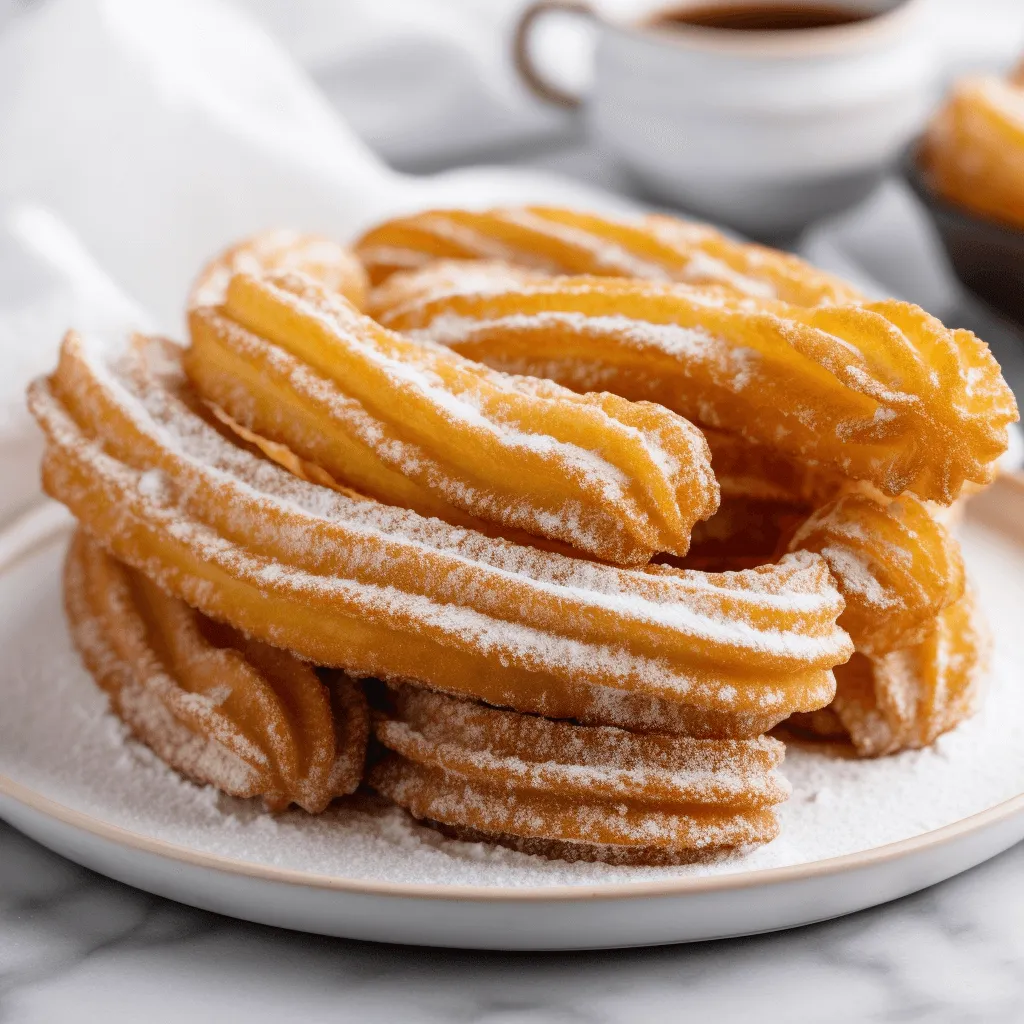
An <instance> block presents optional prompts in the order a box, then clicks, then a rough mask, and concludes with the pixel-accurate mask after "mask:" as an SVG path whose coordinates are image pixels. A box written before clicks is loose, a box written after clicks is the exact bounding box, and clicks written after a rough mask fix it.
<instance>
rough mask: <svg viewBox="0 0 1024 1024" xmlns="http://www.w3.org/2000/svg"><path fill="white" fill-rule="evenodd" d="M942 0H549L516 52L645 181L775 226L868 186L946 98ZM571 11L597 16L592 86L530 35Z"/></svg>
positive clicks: (763, 230)
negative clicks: (940, 81) (931, 9)
mask: <svg viewBox="0 0 1024 1024" xmlns="http://www.w3.org/2000/svg"><path fill="white" fill-rule="evenodd" d="M929 3H930V0H828V2H827V3H822V2H814V0H687V2H682V3H680V2H676V3H675V4H673V5H672V6H665V5H664V4H660V5H656V4H634V5H632V6H631V7H630V8H629V9H628V13H624V12H623V11H622V9H621V5H620V6H619V8H612V7H607V6H600V5H597V4H595V5H588V4H584V3H582V2H580V0H540V2H538V3H534V4H532V5H531V6H529V7H528V8H527V9H526V10H525V11H524V12H523V15H522V17H521V19H520V22H519V26H518V29H517V32H516V38H515V57H516V65H517V67H518V69H519V71H520V73H521V74H522V76H523V78H524V80H525V81H526V83H527V84H528V85H529V86H530V87H531V88H532V89H533V91H534V92H536V93H537V94H538V95H540V96H541V97H542V98H544V99H545V100H548V101H549V102H552V103H556V104H559V105H562V106H568V107H581V108H582V109H583V111H584V113H585V115H586V117H587V120H588V122H589V125H590V129H591V134H592V137H593V139H594V140H595V143H596V145H597V147H598V148H599V149H602V150H606V151H607V152H609V153H611V154H612V155H613V156H614V157H615V158H616V159H617V160H618V162H619V163H621V164H622V166H623V167H624V168H625V169H626V171H627V172H628V173H629V174H630V175H631V176H632V177H633V178H634V179H635V181H636V183H637V185H638V187H639V188H640V189H641V190H642V191H643V192H645V193H646V194H648V195H650V196H651V197H652V198H654V199H657V200H659V201H663V202H667V203H670V204H672V205H676V206H680V207H683V208H684V209H687V210H689V211H692V212H693V213H696V214H698V215H700V216H703V217H706V218H709V219H712V220H716V221H719V222H722V223H725V224H729V225H732V226H733V227H735V228H737V229H739V230H741V231H744V232H746V233H748V234H750V235H754V236H757V237H762V238H765V237H767V238H772V237H775V238H778V237H780V236H785V235H788V234H791V233H793V232H796V231H798V230H799V229H801V228H802V227H804V226H805V225H807V224H808V223H810V222H811V221H813V220H816V219H817V218H819V217H821V216H823V215H825V214H829V213H833V212H836V211H838V210H840V209H843V208H845V207H847V206H850V205H852V204H853V203H855V202H857V201H858V200H859V199H861V198H862V197H863V196H865V195H866V194H867V193H868V192H869V191H870V190H871V188H872V187H873V186H874V184H875V183H876V182H877V180H878V178H879V177H880V176H881V175H882V174H883V173H884V172H885V170H886V169H887V168H888V167H890V166H891V165H893V164H894V163H895V162H896V161H897V160H898V158H899V154H900V152H901V150H902V149H903V147H904V146H905V145H906V143H907V142H908V140H909V139H910V138H911V137H912V136H913V135H914V134H915V133H916V132H917V131H918V130H919V129H920V126H921V124H922V122H923V121H924V119H925V117H926V116H927V113H928V111H929V108H930V106H931V103H932V102H933V98H934V95H935V79H936V71H937V66H936V61H935V58H934V54H933V48H932V45H931V41H930V39H929V34H928V32H927V26H926V25H925V24H924V22H925V18H926V13H927V8H928V5H929ZM556 11H560V12H563V13H568V14H572V15H578V16H579V17H580V18H581V19H586V20H587V21H590V22H591V23H592V24H593V26H595V27H596V45H595V50H594V60H593V76H592V81H591V83H590V85H589V87H588V88H587V89H586V91H585V93H584V94H582V95H575V94H572V93H570V92H568V91H567V90H565V89H564V87H562V86H560V85H558V84H557V81H556V80H554V79H556V77H557V76H556V74H555V69H553V68H547V67H544V66H542V64H544V63H549V62H540V61H538V59H537V58H536V56H535V55H534V49H535V48H534V47H533V46H532V45H531V42H532V37H533V34H534V30H535V28H536V27H537V25H538V22H539V21H540V20H541V19H543V18H545V17H546V16H547V15H549V14H551V13H553V12H556Z"/></svg>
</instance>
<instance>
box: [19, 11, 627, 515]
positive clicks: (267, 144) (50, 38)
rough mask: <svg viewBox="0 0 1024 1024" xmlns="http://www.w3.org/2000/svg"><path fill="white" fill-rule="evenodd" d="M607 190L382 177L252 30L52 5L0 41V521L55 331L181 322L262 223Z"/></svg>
mask: <svg viewBox="0 0 1024 1024" xmlns="http://www.w3.org/2000/svg"><path fill="white" fill-rule="evenodd" d="M530 200H545V201H551V202H564V203H573V202H575V203H580V204H584V205H591V206H594V207H604V208H606V209H621V208H622V207H623V206H624V205H626V204H625V203H624V201H622V200H618V199H616V198H615V197H613V196H610V195H608V194H606V193H602V192H599V191H596V190H593V189H588V188H586V186H582V185H580V184H579V183H576V182H572V181H569V180H567V179H561V178H558V177H556V176H553V175H548V174H544V173H542V172H536V171H531V170H518V171H512V172H510V171H505V170H501V169H497V168H492V169H488V168H480V169H475V170H462V171H454V172H451V173H448V174H444V175H440V176H437V177H432V178H419V177H411V176H406V175H402V174H399V173H397V172H395V171H392V170H390V169H388V168H387V167H386V166H385V165H384V164H383V163H382V162H381V160H380V159H379V158H378V157H377V156H375V155H374V154H373V152H372V151H371V150H370V149H369V148H368V147H367V146H366V144H365V143H363V142H362V141H361V140H360V139H359V138H358V136H357V135H356V134H355V133H354V132H353V131H352V130H351V129H350V128H349V127H348V126H347V125H346V124H345V122H344V121H343V120H342V119H341V118H340V117H339V116H338V115H337V113H336V112H335V110H334V109H333V108H332V107H331V106H330V104H329V103H327V102H326V101H325V100H324V98H323V96H322V95H321V94H320V93H319V91H318V90H317V89H316V88H315V86H314V85H313V84H312V83H311V82H310V80H309V78H308V77H307V76H306V74H305V73H304V72H303V71H302V70H301V69H300V68H299V67H298V66H297V65H296V64H295V63H294V62H293V60H292V59H291V58H290V57H289V56H288V55H287V53H286V52H285V51H284V50H283V49H282V47H281V46H279V45H278V44H277V43H276V42H275V41H274V40H273V39H272V38H271V36H270V35H268V34H267V33H266V32H265V31H264V30H263V29H262V28H261V27H260V26H259V25H258V24H257V23H255V22H254V21H252V20H250V19H249V18H248V17H246V16H244V15H243V14H241V13H239V12H238V11H237V10H235V9H233V8H232V7H230V6H227V5H221V4H219V3H215V2H211V0H51V2H49V3H47V4H45V5H44V6H42V7H41V9H39V10H38V11H34V12H30V13H28V14H24V15H20V16H18V17H15V18H13V19H11V20H10V21H9V22H8V23H7V25H6V27H5V29H4V31H3V34H2V35H0V526H2V525H3V523H4V521H5V520H9V519H10V518H11V517H12V516H13V515H14V514H16V513H17V512H18V511H19V510H21V509H22V508H23V507H24V506H25V504H26V502H27V501H29V500H30V499H31V498H32V497H34V496H35V495H37V494H38V489H37V484H36V476H37V469H36V466H37V462H38V441H37V438H36V432H35V430H34V427H33V426H32V424H31V423H30V421H29V418H28V416H27V414H26V413H25V411H24V398H23V392H24V388H25V386H26V384H27V383H28V381H29V380H30V379H31V377H32V376H34V375H35V374H37V373H39V372H41V371H42V370H44V369H46V368H47V367H49V366H51V365H52V363H53V360H54V356H55V353H56V349H57V345H58V342H59V340H60V338H61V336H62V334H63V332H64V331H65V329H66V328H67V327H69V326H72V325H74V326H79V327H82V328H87V329H100V328H115V329H121V328H127V327H129V326H137V327H155V328H157V329H160V330H163V331H169V332H171V333H174V334H180V329H181V318H182V302H183V298H184V295H185V293H186V290H187V287H188V284H189V281H190V279H191V277H192V275H194V274H195V273H196V271H197V269H198V267H199V266H200V265H201V263H202V261H203V260H204V259H206V258H208V257H209V255H210V254H211V253H214V252H216V251H217V250H218V249H219V248H221V247H223V246H224V245H226V244H227V243H228V242H230V241H231V240H233V239H237V238H239V237H241V236H243V235H246V234H249V233H251V232H253V231H256V230H259V229H261V228H264V227H269V226H276V225H288V226H293V227H297V228H300V229H301V228H304V229H311V230H317V231H320V232H322V233H325V234H329V235H333V236H335V237H338V238H348V237H351V236H352V235H353V234H354V233H356V232H357V231H358V230H359V229H360V228H362V227H365V226H367V225H369V224H370V223H372V222H374V221H377V220H379V219H381V218H383V217H385V216H387V215H389V214H392V213H395V212H397V211H399V210H403V209H410V210H411V209H417V208H421V207H423V206H427V205H445V204H447V205H457V204H479V205H487V204H491V203H503V202H510V203H515V202H526V201H530Z"/></svg>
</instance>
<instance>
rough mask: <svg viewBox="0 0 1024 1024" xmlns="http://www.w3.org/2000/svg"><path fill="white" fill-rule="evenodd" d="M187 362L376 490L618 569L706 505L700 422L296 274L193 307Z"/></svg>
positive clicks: (709, 496) (258, 424)
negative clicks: (411, 328)
mask: <svg viewBox="0 0 1024 1024" xmlns="http://www.w3.org/2000/svg"><path fill="white" fill-rule="evenodd" d="M190 327H191V335H192V346H191V348H190V349H189V352H188V355H187V356H186V364H185V365H186V369H187V371H188V373H189V376H190V378H191V380H192V381H193V383H194V384H195V386H196V388H197V389H198V390H199V392H200V393H201V394H202V395H203V397H204V398H206V399H207V400H209V401H210V402H212V403H214V404H215V405H217V406H218V407H220V408H221V409H223V410H224V411H225V412H226V413H227V414H228V416H230V417H231V419H232V420H234V421H236V422H238V423H240V424H241V425H242V426H243V427H245V428H247V429H249V430H252V431H254V432H255V433H256V434H258V435H261V436H263V437H266V438H268V439H269V440H270V441H272V442H275V443H281V444H284V445H285V446H286V447H287V448H288V449H290V450H291V451H292V452H294V454H295V455H296V456H298V457H299V458H300V459H302V460H305V461H307V462H310V463H312V464H314V465H316V466H319V467H320V468H321V469H323V470H325V471H326V472H327V473H328V474H329V475H330V476H331V477H332V478H333V479H335V480H337V481H340V482H342V483H345V484H349V485H351V486H353V487H355V488H357V489H358V490H359V491H360V492H362V493H366V494H368V495H370V496H371V497H375V498H377V499H379V500H382V501H386V502H388V503H391V504H399V505H403V506H405V507H409V508H412V509H414V510H416V511H419V512H422V513H423V514H426V515H437V516H439V517H440V518H442V519H445V520H446V521H448V522H454V523H456V524H459V525H467V526H476V525H477V524H478V522H480V521H483V522H492V523H495V524H497V525H498V526H501V527H507V528H508V529H509V530H519V531H522V532H524V533H526V534H529V535H533V536H538V537H544V538H548V539H551V540H556V541H560V542H562V543H564V544H567V545H570V546H572V547H573V548H575V549H577V550H579V551H581V552H584V553H586V554H588V555H591V556H593V557H596V558H601V559H603V560H605V561H609V562H615V563H617V564H622V565H643V564H645V563H646V562H648V561H650V559H651V556H652V555H653V554H654V553H656V552H659V551H666V552H671V553H673V554H679V555H683V554H685V553H686V550H687V548H688V546H689V537H690V530H691V528H692V526H693V523H694V522H695V521H696V520H698V519H703V518H707V517H708V516H709V515H711V514H712V513H713V512H714V510H715V508H716V507H717V505H718V485H717V483H716V482H715V478H714V474H713V473H712V472H711V466H710V457H709V454H708V450H707V445H706V443H705V441H704V438H703V436H702V435H701V433H700V431H699V430H697V428H695V427H694V426H693V425H692V424H690V423H687V422H686V421H685V420H684V419H682V418H681V417H679V416H677V415H675V414H674V413H671V412H669V411H668V410H666V409H663V408H660V407H658V406H655V405H652V404H650V403H635V402H628V401H626V400H624V399H622V398H619V397H618V396H615V395H608V394H605V395H578V394H576V393H574V392H571V391H568V390H566V389H565V388H562V387H559V386H558V385H556V384H552V383H550V382H547V381H540V380H530V379H525V378H517V377H509V376H507V375H505V374H501V373H496V372H495V371H493V370H490V369H487V368H486V367H484V366H481V365H479V364H477V363H474V362H472V361H470V360H468V359H464V358H462V357H461V356H459V355H457V354H456V353H454V352H451V351H448V350H447V349H443V348H439V347H436V346H424V345H419V344H416V343H413V342H409V341H407V340H405V339H403V338H402V337H400V336H399V335H396V334H394V333H393V332H391V331H387V330H384V329H383V328H381V327H379V326H378V325H377V324H376V323H375V322H374V321H373V320H371V319H369V318H368V317H365V316H361V315H360V314H358V313H357V312H356V311H355V310H354V309H353V308H352V307H351V305H349V304H348V303H346V302H345V301H344V299H341V298H339V297H337V296H335V295H332V294H330V293H328V292H327V291H325V290H324V289H323V288H322V287H321V286H319V285H317V284H315V283H314V282H311V281H309V280H308V279H304V278H301V277H296V276H287V275H286V276H277V275H272V276H264V277H259V278H257V277H252V276H249V275H244V274H243V275H236V276H235V277H234V278H232V280H231V282H230V284H229V286H228V289H227V293H226V297H225V301H224V304H223V306H222V307H219V308H199V309H193V310H192V311H191V313H190Z"/></svg>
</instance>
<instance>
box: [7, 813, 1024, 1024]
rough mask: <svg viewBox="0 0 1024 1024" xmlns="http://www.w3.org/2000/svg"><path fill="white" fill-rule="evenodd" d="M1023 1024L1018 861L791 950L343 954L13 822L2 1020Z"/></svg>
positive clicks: (334, 945)
mask: <svg viewBox="0 0 1024 1024" xmlns="http://www.w3.org/2000/svg"><path fill="white" fill-rule="evenodd" d="M72 1020H73V1021H75V1022H76V1024H90V1022H93V1021H97V1022H99V1021H102V1022H103V1024H120V1022H126V1024H127V1022H132V1024H136V1022H144V1024H172V1022H175V1024H177V1022H181V1021H190V1022H194V1024H204V1022H207V1021H219V1022H233V1021H243V1020H244V1021H246V1022H247V1024H263V1022H268V1024H270V1022H274V1024H278V1022H282V1021H309V1022H317V1021H327V1020H330V1021H360V1022H363V1024H373V1022H375V1021H388V1022H392V1021H396V1022H397V1021H400V1022H406V1021H408V1022H413V1024H420V1022H423V1024H426V1022H434V1021H437V1022H467V1024H468V1022H477V1021H479V1022H486V1024H526V1022H545V1024H546V1022H551V1024H589V1022H595V1024H598V1022H600V1024H613V1022H618V1021H662V1020H665V1021H668V1020H686V1021H694V1022H700V1021H705V1020H707V1021H712V1020H714V1021H716V1022H722V1024H731V1022H734V1021H736V1022H738V1021H743V1022H747V1021H750V1022H753V1021H756V1020H763V1021H772V1022H775V1021H779V1022H785V1024H819V1022H822V1021H828V1022H829V1024H868V1022H883V1021H885V1022H889V1021H892V1022H908V1021H928V1022H933V1021H941V1022H947V1021H948V1022H965V1024H966V1022H984V1024H1003V1022H1006V1024H1011V1022H1019V1021H1022V1020H1024V844H1022V845H1020V846H1018V847H1016V848H1015V849H1013V850H1011V851H1010V852H1008V853H1006V854H1004V855H1003V856H1001V857H999V858H997V859H996V860H994V861H991V862H989V863H988V864H985V865H982V866H981V867H979V868H976V869H975V870H973V871H971V872H968V873H967V874H966V875H962V876H960V877H959V878H956V879H953V880H952V881H950V882H946V883H944V884H943V885H939V886H936V887H934V888H932V889H929V890H927V891H925V892H923V893H919V894H918V895H916V896H910V897H908V898H906V899H903V900H900V901H899V902H897V903H894V904H890V905H889V906H887V907H882V908H879V909H877V910H872V911H866V912H864V913H861V914H855V915H853V916H851V917H847V918H843V919H840V920H838V921H833V922H830V923H828V924H822V925H815V926H812V927H808V928H801V929H797V930H795V931H791V932H783V933H779V934H775V935H766V936H759V937H757V938H750V939H736V940H730V941H724V942H715V943H702V944H699V945H692V946H669V947H660V948H655V949H635V950H625V951H610V952H599V953H594V952H588V953H576V954H564V953H561V954H559V953H544V954H520V953H516V954H504V953H471V952H459V951H455V950H430V949H417V948H404V947H400V946H382V945H373V944H370V943H358V942H346V941H343V940H339V939H325V938H319V937H315V936H308V935H301V934H297V933H293V932H286V931H278V930H275V929H273V928H266V927H262V926H258V925H250V924H243V923H241V922H237V921H232V920H230V919H228V918H223V917H218V916H217V915H215V914H208V913H205V912H202V911H197V910H192V909H189V908H187V907H183V906H181V905H179V904H176V903H172V902H170V901H168V900H164V899H161V898H159V897H155V896H149V895H146V894H145V893H141V892H138V891H136V890H133V889H130V888H128V887H127V886H124V885H120V884H118V883H116V882H111V881H107V880H106V879H104V878H101V877H99V876H98V875H94V874H92V873H91V872H89V871H85V870H83V869H80V868H78V867H76V866H74V865H72V864H70V863H69V862H68V861H65V860H63V859H61V858H60V857H57V856H55V855H53V854H51V853H49V852H47V851H46V850H44V849H43V848H42V847H40V846H37V845H36V844H35V843H33V842H31V841H30V840H28V839H26V838H24V837H23V836H21V835H19V834H18V833H17V832H15V831H14V830H13V829H11V828H8V827H7V826H5V825H2V824H0V1021H2V1022H3V1024H53V1022H60V1021H72Z"/></svg>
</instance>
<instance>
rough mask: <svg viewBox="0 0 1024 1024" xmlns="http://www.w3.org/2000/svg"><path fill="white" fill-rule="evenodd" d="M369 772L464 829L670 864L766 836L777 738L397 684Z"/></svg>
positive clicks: (582, 854)
mask: <svg viewBox="0 0 1024 1024" xmlns="http://www.w3.org/2000/svg"><path fill="white" fill-rule="evenodd" d="M374 731H375V734H376V736H377V739H378V740H379V741H380V742H381V743H382V744H383V745H384V746H385V747H386V748H388V750H389V751H390V752H391V753H390V754H389V756H388V757H387V758H386V759H385V760H384V761H382V762H381V763H379V764H377V765H375V766H374V768H373V769H372V770H371V775H370V779H369V781H370V784H371V785H372V786H373V787H374V788H376V789H377V790H379V791H380V792H381V793H382V794H383V795H385V796H387V797H389V798H390V799H391V800H393V801H394V802H395V803H397V804H399V805H400V806H402V807H405V808H406V809H407V810H409V811H410V812H411V813H412V814H413V815H414V816H415V817H417V818H420V819H425V820H426V821H428V822H429V823H432V824H435V825H437V826H438V827H440V828H441V829H442V831H445V832H448V833H449V834H454V835H455V836H457V837H459V838H472V839H487V840H490V841H492V842H499V843H502V844H504V845H507V846H512V847H514V848H517V849H521V850H525V851H527V852H530V853H539V854H543V855H546V856H550V857H559V858H562V859H566V860H604V861H611V862H614V863H640V864H651V863H655V864H659V863H660V864H671V863H679V862H681V861H688V860H693V859H694V858H695V857H698V856H710V855H712V854H715V853H720V852H722V851H725V850H729V849H732V848H734V847H737V846H749V845H752V844H756V843H764V842H768V841H769V840H771V839H773V838H774V837H775V836H776V835H777V833H778V822H777V820H776V817H775V814H774V812H773V810H772V808H773V806H774V805H775V804H778V803H780V802H781V801H783V800H785V799H786V797H787V796H788V795H789V787H788V785H787V784H786V782H785V781H784V780H783V779H782V778H781V777H780V776H779V775H778V774H777V773H776V772H775V768H776V767H777V766H778V765H779V764H780V762H781V761H782V757H783V747H782V744H781V743H779V742H778V741H777V740H771V739H767V738H765V737H763V736H762V737H758V738H756V739H747V740H708V739H694V738H692V737H682V736H669V735H665V734H659V733H648V734H646V735H637V734H633V733H629V732H625V731H623V730H621V729H614V728H607V727H600V726H585V725H577V724H574V723H571V722H552V721H550V720H548V719H545V718H538V717H536V716H534V715H522V714H518V713H516V712H514V711H501V710H497V709H495V708H488V707H484V706H483V705H481V704H477V703H474V702H471V701H466V700H460V699H458V698H454V697H449V696H445V695H443V694H439V693H431V692H429V691H426V690H418V689H415V688H412V687H403V688H400V689H398V690H397V691H395V692H394V693H393V694H392V707H391V710H390V711H389V712H387V713H386V714H385V715H383V716H381V718H380V719H379V720H377V721H376V723H375V726H374Z"/></svg>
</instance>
